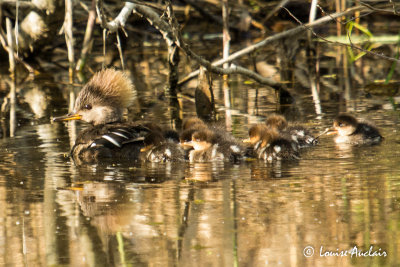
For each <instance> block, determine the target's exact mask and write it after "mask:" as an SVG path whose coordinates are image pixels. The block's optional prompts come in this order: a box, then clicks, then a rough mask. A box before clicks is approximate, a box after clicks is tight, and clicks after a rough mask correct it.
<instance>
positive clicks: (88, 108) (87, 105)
mask: <svg viewBox="0 0 400 267" xmlns="http://www.w3.org/2000/svg"><path fill="white" fill-rule="evenodd" d="M84 108H85V109H87V110H91V109H92V105H90V104H86V105H85V106H84Z"/></svg>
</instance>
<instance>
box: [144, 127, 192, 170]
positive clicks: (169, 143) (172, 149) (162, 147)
mask: <svg viewBox="0 0 400 267" xmlns="http://www.w3.org/2000/svg"><path fill="white" fill-rule="evenodd" d="M175 133H176V132H174V131H172V130H170V131H167V132H166V133H164V134H163V133H162V132H161V131H152V132H151V133H149V134H147V136H146V137H145V138H144V147H143V148H142V149H141V150H140V151H141V152H142V156H143V158H144V161H149V162H172V161H184V160H185V157H184V151H183V149H182V148H181V147H180V146H179V143H178V142H177V140H176V135H177V134H175Z"/></svg>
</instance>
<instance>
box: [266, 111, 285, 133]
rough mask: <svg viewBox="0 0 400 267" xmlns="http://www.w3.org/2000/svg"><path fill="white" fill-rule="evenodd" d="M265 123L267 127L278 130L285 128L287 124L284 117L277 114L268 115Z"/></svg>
mask: <svg viewBox="0 0 400 267" xmlns="http://www.w3.org/2000/svg"><path fill="white" fill-rule="evenodd" d="M265 124H266V125H267V126H268V127H271V128H275V129H277V130H278V131H281V130H283V129H285V128H286V127H287V125H288V123H287V121H286V119H285V117H283V116H282V115H279V114H271V115H269V116H268V118H267V119H266V120H265Z"/></svg>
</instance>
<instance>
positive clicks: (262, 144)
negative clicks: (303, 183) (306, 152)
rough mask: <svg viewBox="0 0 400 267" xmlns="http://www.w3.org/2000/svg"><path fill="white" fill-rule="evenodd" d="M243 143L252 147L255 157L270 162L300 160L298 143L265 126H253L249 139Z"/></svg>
mask: <svg viewBox="0 0 400 267" xmlns="http://www.w3.org/2000/svg"><path fill="white" fill-rule="evenodd" d="M243 142H245V143H248V144H249V145H250V147H251V149H252V152H253V156H254V157H256V158H259V159H263V160H265V161H268V162H272V161H274V160H298V159H300V154H299V151H298V145H297V143H296V142H294V141H291V140H289V139H286V138H284V137H281V136H280V135H279V133H278V132H277V131H276V130H275V129H271V128H268V127H267V126H266V125H265V124H256V125H253V126H252V127H251V128H250V130H249V139H246V140H243Z"/></svg>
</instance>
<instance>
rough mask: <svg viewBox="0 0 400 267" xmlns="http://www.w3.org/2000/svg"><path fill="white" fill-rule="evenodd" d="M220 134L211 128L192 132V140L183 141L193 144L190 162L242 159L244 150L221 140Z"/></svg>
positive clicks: (235, 160)
mask: <svg viewBox="0 0 400 267" xmlns="http://www.w3.org/2000/svg"><path fill="white" fill-rule="evenodd" d="M219 137H220V136H219V135H218V134H216V133H215V132H214V131H212V130H210V129H201V130H197V131H194V132H193V133H192V140H191V141H189V142H185V143H183V145H185V146H191V147H192V148H193V150H191V151H190V152H189V161H190V162H209V161H233V162H237V161H239V160H241V157H242V156H243V150H242V149H241V148H240V147H239V146H236V145H235V144H232V143H230V142H228V141H226V140H225V141H224V140H219Z"/></svg>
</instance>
